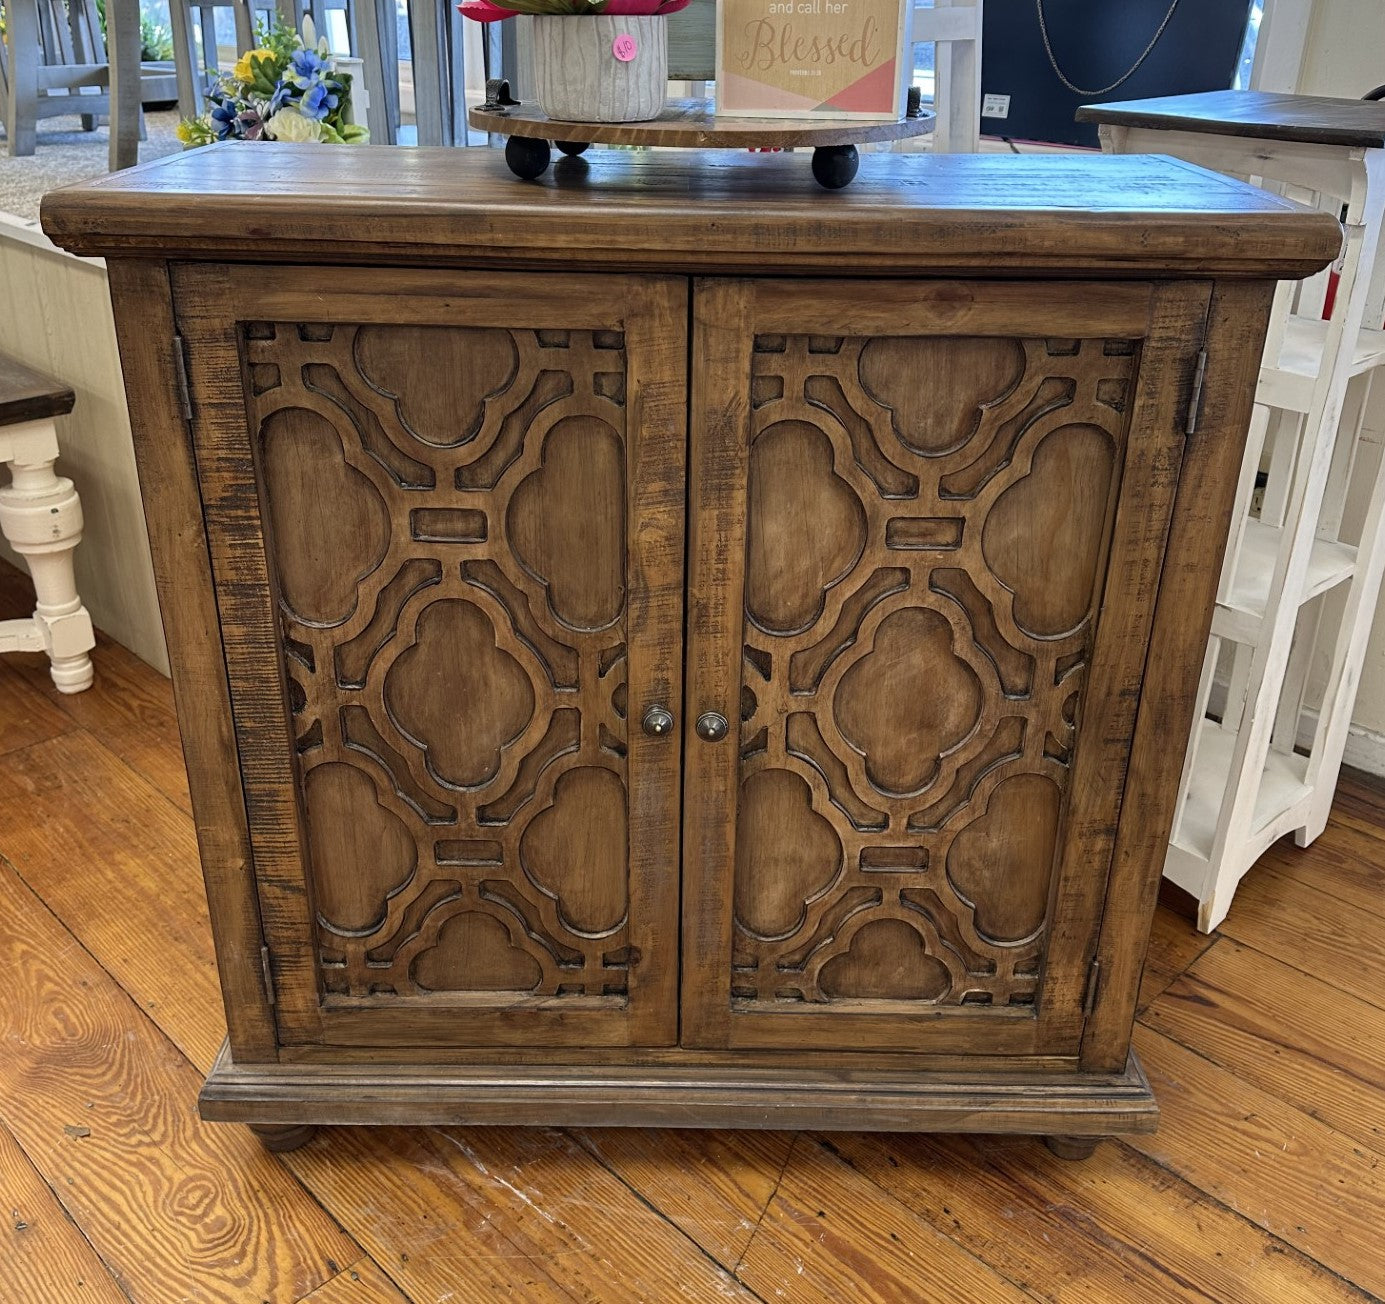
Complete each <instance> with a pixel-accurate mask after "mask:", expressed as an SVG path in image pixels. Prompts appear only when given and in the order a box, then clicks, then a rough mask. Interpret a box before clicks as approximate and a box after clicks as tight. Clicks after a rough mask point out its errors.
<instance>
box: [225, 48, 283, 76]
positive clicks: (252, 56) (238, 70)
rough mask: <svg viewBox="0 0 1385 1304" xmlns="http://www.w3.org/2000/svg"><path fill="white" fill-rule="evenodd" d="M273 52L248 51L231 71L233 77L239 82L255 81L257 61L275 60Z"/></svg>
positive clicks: (262, 50) (261, 50)
mask: <svg viewBox="0 0 1385 1304" xmlns="http://www.w3.org/2000/svg"><path fill="white" fill-rule="evenodd" d="M273 58H274V51H273V50H264V49H260V50H247V51H246V52H245V53H244V54H243V55H241V57H240V58H239V59H237V60H236V66H235V67H234V68H232V69H231V76H232V77H234V78H235V79H236V81H239V82H248V81H254V80H255V63H254V61H255V60H257V59H273Z"/></svg>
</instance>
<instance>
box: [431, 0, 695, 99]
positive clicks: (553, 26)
mask: <svg viewBox="0 0 1385 1304" xmlns="http://www.w3.org/2000/svg"><path fill="white" fill-rule="evenodd" d="M688 3H689V0H463V2H462V3H461V4H460V5H458V6H457V7H458V8H459V9H460V10H461V12H462V13H463V14H465V15H466V17H468V18H472V19H475V20H476V21H477V22H478V23H493V22H499V21H500V20H502V19H506V18H513V17H514V16H515V15H516V14H529V15H532V20H533V33H534V41H533V54H534V63H533V68H534V96H535V98H536V99H537V100H538V102H539V107H540V108H541V109H542V110H543V111H544V112H545V113H546V114H547V115H548V116H549V117H550V118H554V119H558V120H560V121H563V122H647V121H648V120H649V119H650V118H657V117H658V116H659V114H660V113H661V112H662V111H663V107H664V101H665V98H666V97H667V94H668V33H667V31H666V18H667V15H669V14H671V13H676V12H677V11H678V10H680V9H682V8H684V7H685V6H686V5H687V4H688Z"/></svg>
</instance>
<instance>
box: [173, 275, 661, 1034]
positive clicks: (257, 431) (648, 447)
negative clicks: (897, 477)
mask: <svg viewBox="0 0 1385 1304" xmlns="http://www.w3.org/2000/svg"><path fill="white" fill-rule="evenodd" d="M314 280H315V274H314V273H313V272H311V271H309V270H307V269H304V270H301V271H293V272H288V273H285V274H284V277H283V278H282V279H281V285H280V287H279V288H278V291H277V296H271V297H269V298H266V297H265V296H263V295H261V294H259V293H258V292H257V289H256V284H255V282H256V278H255V277H253V276H252V275H251V274H249V273H246V272H244V271H241V270H239V269H234V268H230V269H214V268H213V269H191V270H187V271H180V272H179V273H178V275H177V277H176V281H177V292H178V294H179V297H180V300H181V301H182V302H183V303H185V304H187V305H188V306H187V308H186V310H185V311H184V312H183V314H182V317H181V327H182V330H183V332H184V338H185V340H186V342H187V346H188V349H189V356H190V359H191V382H192V399H193V402H194V404H195V405H196V408H197V412H198V419H197V421H196V422H195V427H196V436H197V441H198V448H199V457H200V459H201V461H202V463H203V465H204V466H205V467H206V472H205V487H206V510H207V515H208V522H209V527H210V532H211V540H212V557H213V566H214V569H215V571H216V583H217V590H218V595H219V600H220V603H221V608H222V612H223V619H224V621H225V622H226V625H227V627H228V630H229V631H230V635H229V637H228V647H227V658H228V665H229V668H230V673H231V695H232V707H233V713H234V715H235V718H236V728H237V735H238V737H239V739H240V742H241V747H242V751H243V754H245V755H246V756H247V757H250V758H253V760H252V761H251V762H250V763H249V764H248V765H247V768H246V772H245V786H246V792H247V797H248V799H249V809H250V816H251V830H252V845H253V848H254V854H255V863H256V865H257V868H258V874H259V884H260V898H261V903H262V909H263V914H264V919H265V935H266V939H267V941H268V943H269V946H270V951H271V953H272V960H273V966H274V976H275V981H276V986H277V988H278V1006H277V1010H276V1014H277V1018H278V1024H279V1032H280V1037H281V1039H282V1040H283V1041H284V1042H286V1043H289V1044H296V1043H301V1042H313V1041H327V1042H341V1043H344V1044H353V1043H356V1044H367V1045H371V1044H377V1045H378V1044H381V1043H382V1041H383V1042H384V1043H386V1044H387V1043H389V1042H393V1041H399V1042H403V1043H406V1044H409V1043H411V1044H429V1043H439V1044H444V1045H447V1044H460V1045H465V1044H477V1045H497V1044H501V1045H503V1044H506V1043H513V1044H517V1045H531V1044H534V1042H535V1041H539V1042H541V1043H545V1044H565V1045H574V1046H597V1045H621V1044H637V1045H648V1046H658V1045H668V1044H671V1043H672V1042H674V1041H675V1040H676V1009H675V1004H674V991H675V983H676V976H677V955H676V949H675V947H676V938H677V922H676V919H677V882H678V879H677V871H676V866H677V858H678V857H677V826H678V819H677V808H678V790H677V785H678V769H677V754H676V748H675V744H674V740H673V739H672V738H670V737H657V736H647V735H646V734H645V733H643V732H642V731H641V730H640V729H639V728H638V720H639V717H640V716H641V715H642V714H643V712H644V711H645V710H646V709H648V707H650V706H652V705H654V704H656V703H662V702H667V701H670V700H674V699H673V697H672V695H673V693H674V691H675V686H676V685H677V684H678V683H679V682H680V681H681V677H682V669H681V664H680V644H681V625H682V591H681V582H680V581H681V574H682V540H683V526H682V512H681V501H682V496H683V494H682V474H683V471H682V458H681V456H680V455H679V449H680V446H681V444H682V442H683V420H684V416H683V395H684V391H685V383H684V380H683V377H682V348H681V337H682V329H681V324H682V317H683V314H684V312H685V311H686V309H685V307H684V296H685V294H686V290H685V287H684V286H683V285H682V284H681V283H678V282H672V281H667V280H651V279H642V280H632V279H622V278H611V279H607V280H604V281H603V282H602V283H601V285H600V286H599V287H598V286H595V285H589V284H586V283H583V282H581V281H579V280H577V279H576V278H572V279H570V280H568V281H567V282H562V281H557V282H553V281H550V282H548V283H547V285H546V286H545V287H543V289H542V290H540V289H539V287H538V286H536V285H535V284H534V283H533V282H532V281H531V280H530V279H528V278H519V277H513V276H510V277H505V276H495V275H491V276H487V277H484V278H483V277H467V276H464V275H455V274H454V275H452V276H450V277H445V278H440V277H436V276H434V277H429V278H426V281H427V284H428V290H427V291H424V290H423V288H422V287H421V286H420V287H419V288H414V287H413V286H412V285H409V284H407V283H405V284H403V285H401V284H400V283H399V282H397V281H396V280H395V278H393V277H389V276H386V275H384V274H382V273H376V272H370V271H359V272H355V273H350V274H346V275H344V276H343V278H342V285H341V290H342V293H341V295H340V298H339V300H338V301H336V302H333V303H330V304H327V305H323V308H324V309H325V310H319V311H318V312H317V313H315V314H314V316H315V318H316V320H313V321H310V322H302V321H295V320H288V321H284V320H276V318H277V317H278V316H279V314H280V313H281V312H282V311H283V309H284V308H287V307H288V306H289V304H290V303H291V302H292V301H294V300H299V301H301V299H302V297H304V296H306V295H307V294H308V293H309V292H310V286H311V283H312V282H313V281H314ZM361 301H373V303H374V304H375V308H374V310H373V311H369V312H367V311H360V312H358V311H353V309H354V308H356V307H357V306H359V304H360V303H361ZM247 313H248V314H250V315H251V317H252V320H248V321H241V323H240V324H239V325H238V326H237V325H231V323H235V322H237V319H238V318H243V317H244V316H245V314H247ZM260 314H268V316H267V319H259V317H260ZM362 319H364V320H362ZM559 322H562V323H564V325H563V326H562V327H561V328H560V327H558V326H557V325H556V323H559ZM242 379H243V382H244V386H243V387H242ZM261 539H263V540H264V541H265V542H264V543H263V544H262V543H261V542H260V541H261ZM266 665H274V666H275V667H276V668H277V670H276V673H275V674H273V675H267V674H265V673H264V668H265V667H266ZM285 703H286V704H287V712H286V711H285ZM632 713H633V716H634V717H635V719H634V727H632V722H631V718H630V717H631V715H632ZM290 739H291V740H292V741H291V742H290ZM310 937H311V942H310V943H308V939H309V938H310ZM305 943H308V944H305ZM319 993H321V996H320V995H319ZM542 1029H547V1031H542Z"/></svg>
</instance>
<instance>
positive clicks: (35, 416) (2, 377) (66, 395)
mask: <svg viewBox="0 0 1385 1304" xmlns="http://www.w3.org/2000/svg"><path fill="white" fill-rule="evenodd" d="M76 401H77V400H76V396H75V395H74V394H73V392H72V390H71V389H70V388H69V387H68V386H66V385H64V384H63V383H62V382H61V381H58V380H53V379H52V378H51V377H50V376H45V375H42V374H41V373H39V372H37V371H31V370H30V369H29V368H28V367H26V366H24V365H23V364H22V363H19V362H16V361H15V360H14V359H13V358H7V357H6V356H5V355H4V354H3V353H0V426H13V425H18V424H19V422H21V421H41V420H42V419H43V418H45V417H60V416H62V415H63V414H64V413H67V412H71V411H72V405H73V404H74V403H75V402H76Z"/></svg>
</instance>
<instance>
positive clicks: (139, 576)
mask: <svg viewBox="0 0 1385 1304" xmlns="http://www.w3.org/2000/svg"><path fill="white" fill-rule="evenodd" d="M0 352H3V353H7V354H9V355H10V356H11V357H13V358H17V359H18V360H19V361H20V362H23V363H25V364H26V365H27V366H30V367H33V368H35V369H36V370H38V371H43V372H46V373H47V374H49V375H50V376H54V377H56V378H57V379H59V380H63V381H66V382H67V384H69V385H71V386H72V388H73V390H74V391H76V394H77V405H76V407H75V408H74V409H73V411H72V413H71V415H70V416H66V417H61V418H59V420H58V445H59V447H60V449H61V450H62V456H61V459H60V460H59V462H58V470H59V473H60V474H62V475H66V476H69V477H70V478H71V479H72V481H73V483H74V484H75V485H76V486H77V492H78V493H79V494H80V495H81V498H82V515H83V516H84V518H85V520H86V530H85V534H84V536H83V539H82V542H81V544H80V545H79V546H78V548H77V553H76V567H77V591H78V592H79V593H80V594H81V595H82V601H83V602H85V603H86V606H87V609H88V610H89V611H90V612H91V616H92V619H93V620H94V621H95V622H96V625H97V626H98V628H100V629H103V630H105V632H106V633H107V634H109V635H110V636H111V637H112V638H114V639H115V640H116V641H117V642H119V643H123V644H124V645H125V646H126V647H128V648H129V649H130V650H131V651H133V652H134V653H136V655H138V656H140V657H142V658H143V659H144V660H145V661H147V662H148V663H149V664H150V665H152V666H154V667H155V668H156V669H158V670H162V671H163V672H164V673H165V674H167V673H168V654H167V652H166V651H165V649H164V640H163V627H162V625H161V624H160V622H159V605H158V596H157V594H156V592H155V589H154V572H153V568H152V566H151V563H150V560H149V539H148V536H147V535H146V534H145V529H144V512H143V509H142V508H141V506H140V496H139V483H138V481H137V479H136V475H135V456H134V449H133V446H132V444H131V441H130V421H129V417H128V416H127V414H126V411H125V389H124V385H123V383H122V380H121V372H120V358H119V355H118V354H117V352H116V343H115V323H114V321H113V320H112V317H111V305H110V298H109V296H108V292H107V288H106V269H105V266H104V265H103V264H102V263H100V262H98V261H94V260H88V259H83V258H74V257H72V255H70V254H66V253H63V252H62V251H61V250H59V249H55V248H54V247H53V246H52V245H51V244H50V243H49V242H48V240H47V239H46V238H45V237H44V236H43V234H42V233H41V232H40V231H39V230H38V228H37V227H36V226H35V225H33V224H32V223H26V222H22V221H20V220H19V219H18V218H13V217H9V216H8V215H5V214H0ZM0 475H3V472H0ZM0 556H4V557H5V559H6V560H8V561H9V562H11V563H12V564H13V565H16V566H19V567H20V568H21V569H26V568H25V567H24V564H23V562H22V561H21V560H20V559H19V558H18V557H16V556H15V554H14V553H13V552H12V551H11V550H10V549H9V548H8V547H5V546H3V545H0ZM96 672H97V674H100V673H101V667H100V663H99V660H98V664H97V669H96Z"/></svg>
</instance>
